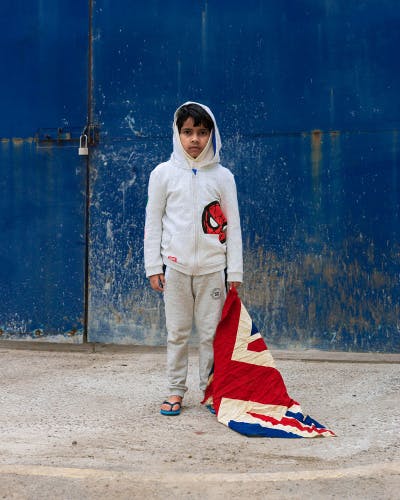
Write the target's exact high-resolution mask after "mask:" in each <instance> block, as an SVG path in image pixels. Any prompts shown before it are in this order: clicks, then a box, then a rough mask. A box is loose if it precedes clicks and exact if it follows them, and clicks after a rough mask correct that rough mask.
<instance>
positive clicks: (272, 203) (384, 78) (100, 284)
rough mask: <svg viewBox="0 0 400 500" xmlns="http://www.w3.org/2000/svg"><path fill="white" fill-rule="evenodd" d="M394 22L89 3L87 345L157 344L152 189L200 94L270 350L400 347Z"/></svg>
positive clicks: (341, 12) (372, 12)
mask: <svg viewBox="0 0 400 500" xmlns="http://www.w3.org/2000/svg"><path fill="white" fill-rule="evenodd" d="M399 21H400V11H399V9H398V8H397V4H396V2H394V1H388V0H387V1H383V2H375V1H373V0H360V1H357V2H356V1H354V2H353V1H350V2H348V1H344V0H337V1H335V2H332V1H329V0H326V1H324V0H299V1H296V2H292V1H281V2H273V1H270V2H264V1H254V0H251V1H249V2H236V1H234V2H232V1H229V2H228V1H218V2H217V1H208V2H206V1H199V2H192V3H187V2H181V1H177V0H175V1H170V2H161V1H155V0H150V1H147V2H139V3H138V2H135V3H130V2H125V3H124V8H123V9H116V8H115V5H114V4H113V3H112V2H108V1H106V0H97V1H96V2H95V11H94V67H93V76H94V82H95V85H94V93H95V98H94V107H95V115H96V117H97V119H98V121H99V122H100V123H101V131H102V133H101V145H100V146H99V147H98V148H97V150H96V152H95V153H94V156H93V157H92V161H93V165H94V172H93V183H92V188H93V198H92V210H91V248H92V257H91V266H90V272H91V290H90V322H89V326H90V329H89V332H90V339H91V340H99V341H112V342H133V343H150V344H158V343H164V342H165V332H164V329H163V312H162V300H161V298H160V297H159V296H158V295H156V294H155V293H154V292H151V291H150V290H149V288H148V285H147V283H146V280H145V278H144V271H143V260H142V259H143V256H142V237H143V220H144V208H145V203H146V185H147V180H148V176H149V173H150V171H151V169H152V168H153V167H154V166H155V165H156V164H157V163H158V162H160V161H162V160H165V159H166V158H168V156H169V154H170V151H171V133H170V132H171V131H170V127H171V120H172V114H173V112H174V110H175V108H176V107H177V106H178V105H179V104H181V103H182V102H184V101H185V100H188V99H193V100H199V101H200V102H204V103H206V104H208V105H209V106H210V107H211V108H212V109H213V110H214V112H215V114H216V116H217V120H218V121H219V124H220V128H221V133H222V137H223V163H224V164H225V165H226V166H228V167H229V168H231V170H232V171H233V172H234V174H235V176H236V180H237V185H238V191H239V197H240V208H241V216H242V221H243V236H244V242H245V248H244V250H245V272H246V274H245V285H244V287H243V290H242V292H241V295H242V297H243V300H244V301H245V303H246V305H247V307H248V308H249V309H250V310H251V312H252V314H253V316H254V317H255V318H256V321H257V323H258V326H259V328H261V329H262V330H263V331H264V332H265V334H266V336H267V339H268V340H269V342H271V343H273V344H275V345H278V346H282V347H287V346H291V347H292V346H302V347H305V346H307V347H312V346H314V347H321V348H328V349H345V350H386V351H396V350H399V347H400V331H399V323H398V318H399V303H398V299H399V271H400V266H399V264H400V262H399V261H400V259H399V255H400V254H399V243H398V242H399V229H400V228H399V182H400V181H399V176H398V169H399V163H398V162H399V159H398V155H399V144H398V128H399V116H400V115H399V104H400V97H399V93H398V89H399V83H400V71H399V67H398V65H396V64H394V62H393V59H392V56H391V54H393V50H395V48H396V47H398V46H399V43H400V32H399V30H398V26H399Z"/></svg>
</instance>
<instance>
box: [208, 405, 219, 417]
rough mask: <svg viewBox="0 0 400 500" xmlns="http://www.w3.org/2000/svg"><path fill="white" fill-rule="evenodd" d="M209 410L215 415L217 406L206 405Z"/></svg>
mask: <svg viewBox="0 0 400 500" xmlns="http://www.w3.org/2000/svg"><path fill="white" fill-rule="evenodd" d="M206 408H207V410H208V411H209V412H210V413H212V414H213V415H216V414H217V412H216V411H215V408H214V406H213V405H206Z"/></svg>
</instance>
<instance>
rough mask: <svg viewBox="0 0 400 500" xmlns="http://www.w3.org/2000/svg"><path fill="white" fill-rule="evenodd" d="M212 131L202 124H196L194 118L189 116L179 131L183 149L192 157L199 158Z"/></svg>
mask: <svg viewBox="0 0 400 500" xmlns="http://www.w3.org/2000/svg"><path fill="white" fill-rule="evenodd" d="M210 134H211V132H210V131H209V130H208V129H207V128H205V127H204V126H203V125H202V124H200V125H198V126H197V127H195V126H194V120H193V118H191V117H189V118H187V119H186V120H185V121H184V122H183V125H182V128H181V131H180V132H179V138H180V140H181V143H182V146H183V149H184V150H185V151H186V153H187V154H188V155H190V156H191V157H192V158H197V157H198V156H199V155H200V153H201V152H202V151H203V150H204V148H205V147H206V146H207V143H208V139H209V138H210Z"/></svg>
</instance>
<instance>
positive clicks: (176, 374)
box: [164, 268, 226, 397]
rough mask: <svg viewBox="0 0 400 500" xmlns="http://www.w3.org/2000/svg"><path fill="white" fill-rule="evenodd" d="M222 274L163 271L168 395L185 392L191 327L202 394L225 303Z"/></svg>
mask: <svg viewBox="0 0 400 500" xmlns="http://www.w3.org/2000/svg"><path fill="white" fill-rule="evenodd" d="M225 297H226V288H225V273H224V271H218V272H216V273H211V274H204V275H202V276H189V275H186V274H183V273H180V272H179V271H176V270H175V269H171V268H167V270H166V273H165V288H164V302H165V317H166V326H167V332H168V338H167V377H168V390H169V394H170V395H177V396H182V397H183V395H184V394H185V392H186V391H187V386H186V377H187V371H188V341H189V337H190V333H191V331H192V325H193V324H194V325H195V327H196V330H197V332H198V335H199V378H200V390H202V391H204V390H205V388H206V385H207V380H208V376H209V374H210V370H211V367H212V364H213V340H214V335H215V330H216V327H217V325H218V322H219V320H220V318H221V312H222V307H223V305H224V302H225Z"/></svg>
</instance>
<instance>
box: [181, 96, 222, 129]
mask: <svg viewBox="0 0 400 500" xmlns="http://www.w3.org/2000/svg"><path fill="white" fill-rule="evenodd" d="M188 118H193V125H194V126H195V127H198V126H199V125H203V127H205V128H206V129H207V130H209V131H210V132H211V131H212V129H213V128H214V122H213V121H212V118H211V116H210V115H209V114H208V113H207V111H206V110H205V109H204V108H202V107H201V106H199V105H198V104H195V103H191V104H184V105H183V106H181V107H180V108H179V109H178V111H177V113H176V126H177V127H178V132H179V133H180V131H181V128H182V126H183V124H184V123H185V121H186V120H187V119H188Z"/></svg>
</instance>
